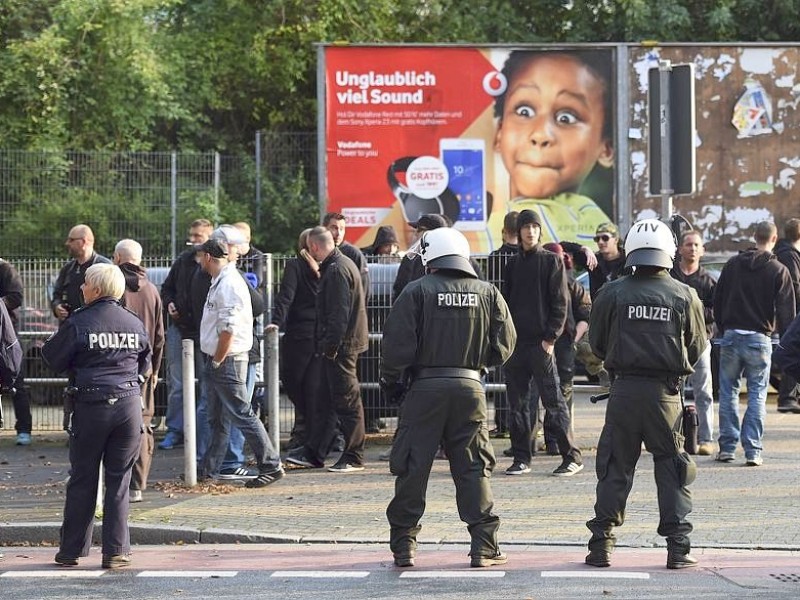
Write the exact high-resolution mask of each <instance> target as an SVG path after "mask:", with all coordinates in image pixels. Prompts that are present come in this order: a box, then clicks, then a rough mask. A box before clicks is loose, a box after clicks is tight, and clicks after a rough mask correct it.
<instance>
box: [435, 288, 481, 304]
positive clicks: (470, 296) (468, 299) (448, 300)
mask: <svg viewBox="0 0 800 600" xmlns="http://www.w3.org/2000/svg"><path fill="white" fill-rule="evenodd" d="M436 302H437V304H438V305H439V306H443V307H447V308H450V307H454V308H463V307H470V306H478V294H474V293H472V292H439V293H438V294H436Z"/></svg>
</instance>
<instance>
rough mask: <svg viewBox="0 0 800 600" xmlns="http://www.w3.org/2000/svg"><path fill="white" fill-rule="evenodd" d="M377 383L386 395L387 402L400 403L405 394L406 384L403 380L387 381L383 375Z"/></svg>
mask: <svg viewBox="0 0 800 600" xmlns="http://www.w3.org/2000/svg"><path fill="white" fill-rule="evenodd" d="M378 385H379V386H380V388H381V390H382V391H383V393H384V394H385V395H386V400H387V401H388V402H389V404H402V402H403V398H405V395H406V385H405V383H404V382H403V381H394V382H389V381H387V380H386V378H385V377H381V378H380V381H379V382H378Z"/></svg>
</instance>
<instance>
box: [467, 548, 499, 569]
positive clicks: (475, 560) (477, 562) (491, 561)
mask: <svg viewBox="0 0 800 600" xmlns="http://www.w3.org/2000/svg"><path fill="white" fill-rule="evenodd" d="M507 562H508V555H507V554H504V553H502V552H500V550H498V551H497V554H495V555H494V556H473V557H472V560H470V562H469V566H470V567H493V566H495V565H504V564H506V563H507Z"/></svg>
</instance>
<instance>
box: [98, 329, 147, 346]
mask: <svg viewBox="0 0 800 600" xmlns="http://www.w3.org/2000/svg"><path fill="white" fill-rule="evenodd" d="M98 348H99V349H100V350H106V349H108V348H128V349H131V350H137V349H138V348H139V334H138V333H121V332H116V331H100V332H97V333H90V334H89V350H97V349H98Z"/></svg>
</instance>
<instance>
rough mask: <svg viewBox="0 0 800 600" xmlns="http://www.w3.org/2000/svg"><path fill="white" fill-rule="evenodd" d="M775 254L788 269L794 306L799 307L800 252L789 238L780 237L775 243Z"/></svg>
mask: <svg viewBox="0 0 800 600" xmlns="http://www.w3.org/2000/svg"><path fill="white" fill-rule="evenodd" d="M775 256H777V257H778V260H779V261H781V264H783V265H784V266H785V267H786V268H787V269H789V276H790V277H791V278H792V285H793V286H794V300H795V307H796V308H800V252H798V251H797V248H795V247H794V245H793V244H792V243H791V242H790V241H789V240H787V239H786V238H781V239H779V240H778V243H777V244H775Z"/></svg>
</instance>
